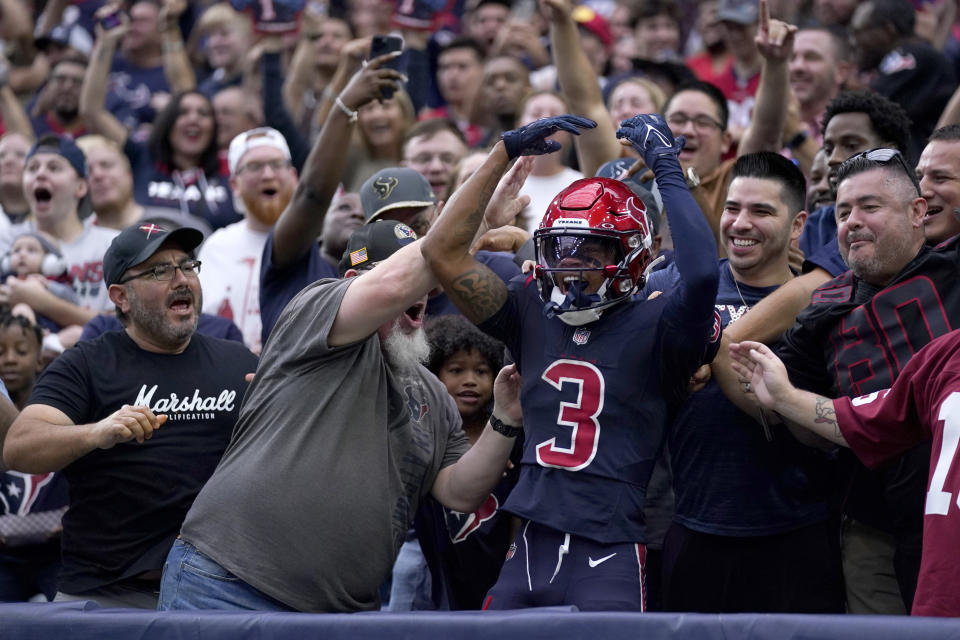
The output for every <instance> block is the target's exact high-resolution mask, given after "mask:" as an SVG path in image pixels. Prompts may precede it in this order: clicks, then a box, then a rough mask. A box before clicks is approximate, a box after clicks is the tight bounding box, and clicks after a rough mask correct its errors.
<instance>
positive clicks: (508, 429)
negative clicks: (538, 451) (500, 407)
mask: <svg viewBox="0 0 960 640" xmlns="http://www.w3.org/2000/svg"><path fill="white" fill-rule="evenodd" d="M490 426H491V427H493V430H494V431H496V432H497V433H499V434H502V435H504V436H506V437H507V438H516V437H517V436H518V435H520V434H521V433H523V427H515V426H513V425H509V424H504V422H503V420H501V419H500V418H498V417H497V416H495V415H493V414H492V413H491V414H490Z"/></svg>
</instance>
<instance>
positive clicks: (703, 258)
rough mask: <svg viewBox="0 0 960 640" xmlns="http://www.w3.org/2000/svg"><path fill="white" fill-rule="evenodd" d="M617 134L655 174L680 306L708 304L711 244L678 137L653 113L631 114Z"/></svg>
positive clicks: (713, 288) (713, 281) (712, 293)
mask: <svg viewBox="0 0 960 640" xmlns="http://www.w3.org/2000/svg"><path fill="white" fill-rule="evenodd" d="M617 137H618V138H621V139H624V141H625V142H626V141H629V143H630V144H632V145H633V147H634V149H636V150H637V151H638V152H639V153H640V154H641V155H642V156H643V161H644V162H645V163H646V165H647V167H649V168H650V170H651V171H653V174H654V175H655V176H656V178H657V186H658V187H659V189H660V195H661V196H662V197H663V205H664V208H665V209H666V211H667V212H668V215H667V224H669V225H670V234H671V235H672V236H673V246H674V261H675V262H676V265H677V270H678V271H679V272H680V276H681V278H682V279H683V287H681V289H680V291H681V292H682V294H683V295H684V297H685V300H684V302H683V304H684V305H685V306H686V305H687V304H689V303H692V304H696V305H704V304H707V303H708V304H709V306H710V307H711V308H712V307H713V301H714V300H716V297H717V284H718V281H719V277H718V275H717V244H716V240H715V239H714V236H713V231H711V230H710V225H709V224H708V223H707V220H706V218H705V217H704V216H703V214H702V213H701V211H700V207H699V206H698V205H697V202H696V201H695V200H694V199H693V196H692V195H691V194H690V189H689V188H687V183H686V180H685V179H684V177H683V169H681V168H680V163H679V162H678V161H677V154H678V153H679V152H680V150H681V149H683V145H684V142H685V139H684V137H683V136H680V137H678V138H677V139H674V137H673V133H672V132H671V131H670V127H669V126H667V123H666V122H665V121H664V120H663V118H661V117H660V116H658V115H652V114H651V115H637V116H634V117H632V118H630V119H629V120H624V121H623V123H621V125H620V128H619V129H618V130H617Z"/></svg>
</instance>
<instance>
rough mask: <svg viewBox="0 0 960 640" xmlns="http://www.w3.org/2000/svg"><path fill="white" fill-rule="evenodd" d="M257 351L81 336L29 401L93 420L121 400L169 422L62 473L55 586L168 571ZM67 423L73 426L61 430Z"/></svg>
mask: <svg viewBox="0 0 960 640" xmlns="http://www.w3.org/2000/svg"><path fill="white" fill-rule="evenodd" d="M256 366H257V360H256V357H255V356H254V355H253V354H252V353H250V351H248V350H247V349H246V347H244V346H243V345H241V344H238V343H236V342H232V341H228V340H219V339H216V338H209V337H206V336H203V335H200V334H194V336H193V338H192V339H191V341H190V344H189V345H188V347H187V348H186V350H185V351H184V352H183V353H181V354H176V355H171V354H158V353H151V352H148V351H144V350H143V349H140V348H139V347H138V346H137V345H136V344H135V343H134V342H133V340H131V339H130V337H129V336H127V334H126V333H125V332H110V333H105V334H103V335H102V336H100V337H99V338H97V339H95V340H90V341H87V342H80V343H78V344H77V346H76V347H74V348H72V349H69V350H67V351H66V352H64V353H63V355H61V356H60V357H59V358H57V359H56V360H55V361H54V362H53V363H52V364H51V365H50V366H49V367H48V368H47V369H46V370H45V371H44V373H43V375H41V376H40V379H39V380H38V381H37V385H36V387H34V390H33V394H32V395H31V397H30V404H43V405H49V406H51V407H55V408H57V409H59V410H60V411H62V412H64V413H65V414H66V415H67V416H68V417H69V418H70V420H72V421H73V423H74V424H77V425H80V424H88V423H93V422H97V421H98V420H101V419H102V418H104V417H106V416H108V415H110V414H111V413H113V412H114V411H116V410H117V409H119V408H120V407H122V406H123V405H125V404H128V405H146V406H148V407H150V408H151V410H153V412H154V413H157V414H161V413H165V414H167V415H168V416H169V418H168V421H167V422H166V424H164V425H163V426H162V427H161V428H160V429H159V430H158V431H155V432H154V434H153V437H152V438H151V439H150V440H147V441H145V442H143V443H137V442H136V441H135V440H133V441H130V442H125V443H121V444H118V445H116V446H114V447H113V448H111V449H106V450H100V449H98V450H95V451H93V452H91V453H89V454H87V455H85V456H83V457H81V458H79V459H78V460H76V461H74V462H73V463H72V464H70V465H69V466H67V467H66V468H65V469H64V470H63V472H64V475H65V477H66V478H67V481H68V483H69V485H70V509H69V510H68V511H67V513H66V515H65V516H64V517H63V566H62V569H61V572H60V580H59V585H58V588H59V590H60V591H63V592H66V593H79V592H83V591H87V590H90V589H94V588H97V587H100V586H104V585H107V584H110V583H113V582H116V581H119V580H123V579H125V578H129V577H132V576H136V575H138V574H140V573H143V572H145V571H151V570H158V569H160V568H162V566H163V561H164V559H165V558H166V555H167V552H168V551H169V549H170V546H171V545H172V544H173V540H174V539H175V538H176V536H177V534H178V532H179V530H180V524H181V523H182V522H183V518H184V516H185V515H186V513H187V510H188V509H189V508H190V505H191V504H192V503H193V499H194V498H195V497H196V495H197V493H198V492H199V491H200V489H201V487H202V486H203V484H204V483H205V482H206V480H207V478H208V477H209V476H210V474H211V473H213V469H214V467H216V465H217V462H218V461H219V460H220V456H221V455H222V454H223V450H224V449H225V448H226V446H227V444H228V443H229V441H230V433H231V431H232V430H233V425H234V423H235V422H236V418H237V413H238V412H239V409H240V403H241V401H242V399H243V394H244V392H245V390H246V386H247V383H246V382H245V381H244V379H243V376H244V374H246V373H249V372H252V371H254V370H256ZM64 428H65V429H69V428H71V427H69V426H68V427H64Z"/></svg>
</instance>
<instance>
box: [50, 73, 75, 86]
mask: <svg viewBox="0 0 960 640" xmlns="http://www.w3.org/2000/svg"><path fill="white" fill-rule="evenodd" d="M50 79H51V80H52V81H53V82H57V83H59V84H75V85H77V86H78V87H79V86H80V85H82V84H83V76H64V75H53V76H50Z"/></svg>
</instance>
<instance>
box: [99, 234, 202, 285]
mask: <svg viewBox="0 0 960 640" xmlns="http://www.w3.org/2000/svg"><path fill="white" fill-rule="evenodd" d="M168 240H172V241H174V242H176V243H177V244H179V245H180V247H181V248H182V249H183V250H184V251H186V252H188V253H189V252H191V251H193V250H194V249H196V248H197V247H198V246H200V243H201V242H203V232H201V231H198V230H197V229H191V228H190V227H181V228H179V229H174V230H172V231H169V230H167V229H165V228H164V227H161V226H160V225H158V224H155V223H153V222H139V223H137V224H134V225H131V226H129V227H127V228H126V229H124V230H123V231H121V232H120V235H118V236H117V237H116V238H114V239H113V242H111V243H110V247H109V248H108V249H107V252H106V253H105V254H103V281H104V282H105V283H106V285H107V286H108V287H109V286H110V285H112V284H117V283H118V282H120V280H122V279H123V274H124V273H125V272H126V271H127V269H129V268H130V267H134V266H136V265H138V264H140V263H141V262H144V261H146V260H149V259H150V256H152V255H153V254H155V253H156V252H157V251H158V250H159V249H160V246H161V245H162V244H163V243H164V242H167V241H168Z"/></svg>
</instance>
